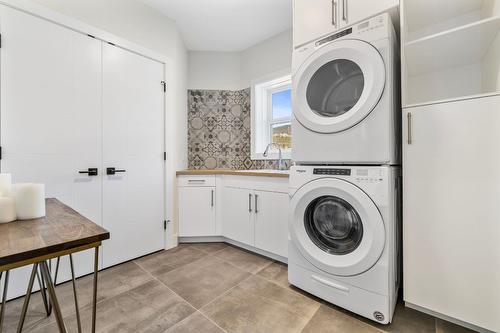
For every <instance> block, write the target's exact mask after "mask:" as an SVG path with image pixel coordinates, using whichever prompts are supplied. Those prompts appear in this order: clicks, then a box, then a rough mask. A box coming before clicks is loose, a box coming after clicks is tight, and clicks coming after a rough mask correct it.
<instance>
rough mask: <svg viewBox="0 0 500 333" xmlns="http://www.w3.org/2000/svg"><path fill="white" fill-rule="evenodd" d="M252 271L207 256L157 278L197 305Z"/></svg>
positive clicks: (231, 285) (210, 298)
mask: <svg viewBox="0 0 500 333" xmlns="http://www.w3.org/2000/svg"><path fill="white" fill-rule="evenodd" d="M249 275H250V274H249V273H247V272H245V271H242V270H240V269H238V268H236V267H234V266H232V265H231V264H228V263H227V262H224V261H223V260H221V259H218V258H216V257H212V256H208V257H206V258H205V259H204V260H200V261H198V262H195V263H193V264H190V265H186V266H183V267H181V268H178V269H176V270H173V271H171V272H169V273H167V274H164V275H160V276H159V277H158V279H159V280H160V281H162V282H163V283H165V284H166V285H167V286H168V287H169V288H170V289H172V290H173V291H174V292H176V293H178V294H179V295H180V296H181V297H182V298H184V299H185V300H187V301H188V302H189V303H190V304H192V305H193V306H194V307H196V308H200V307H202V306H203V305H205V304H207V303H209V302H210V301H212V300H213V299H215V298H216V297H218V296H220V295H221V294H222V293H224V292H226V291H227V290H229V289H230V288H232V287H234V286H235V285H237V284H238V283H239V282H241V281H242V280H244V279H245V278H247V277H248V276H249Z"/></svg>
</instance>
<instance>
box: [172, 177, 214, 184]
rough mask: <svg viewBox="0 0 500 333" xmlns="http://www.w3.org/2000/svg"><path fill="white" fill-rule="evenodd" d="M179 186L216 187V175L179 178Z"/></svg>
mask: <svg viewBox="0 0 500 333" xmlns="http://www.w3.org/2000/svg"><path fill="white" fill-rule="evenodd" d="M177 185H178V186H180V187H191V186H198V187H199V186H215V175H213V176H211V175H209V176H179V177H177Z"/></svg>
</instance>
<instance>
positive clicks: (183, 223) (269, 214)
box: [178, 176, 289, 258]
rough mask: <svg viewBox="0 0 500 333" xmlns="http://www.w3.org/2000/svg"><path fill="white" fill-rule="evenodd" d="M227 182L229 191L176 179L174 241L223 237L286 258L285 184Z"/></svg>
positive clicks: (209, 182) (208, 181) (211, 182)
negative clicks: (177, 204)
mask: <svg viewBox="0 0 500 333" xmlns="http://www.w3.org/2000/svg"><path fill="white" fill-rule="evenodd" d="M227 177H228V178H226V180H229V181H228V182H227V183H231V185H217V186H216V185H215V184H216V181H215V179H214V178H207V177H192V176H191V177H188V176H179V178H178V183H179V186H178V198H179V237H210V236H223V237H225V238H227V239H230V240H234V241H236V242H239V243H242V244H245V245H249V246H252V247H255V248H256V249H259V250H264V251H266V252H269V253H271V254H275V255H278V256H280V257H284V258H287V257H288V205H289V197H288V193H287V187H288V183H287V181H286V180H283V179H280V180H276V179H272V178H269V179H266V180H263V178H262V177H259V178H258V179H255V180H253V179H250V178H249V177H245V180H241V178H236V177H237V176H236V177H234V178H229V177H231V176H227ZM222 183H224V182H222ZM252 187H253V188H252ZM214 198H220V200H219V201H220V202H217V205H216V204H215V199H214ZM218 230H220V231H218Z"/></svg>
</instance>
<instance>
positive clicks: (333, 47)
mask: <svg viewBox="0 0 500 333" xmlns="http://www.w3.org/2000/svg"><path fill="white" fill-rule="evenodd" d="M384 87H385V65H384V61H383V59H382V56H381V55H380V53H379V52H378V50H377V49H376V48H375V47H373V46H372V45H371V44H369V43H367V42H364V41H360V40H340V41H334V42H331V43H329V44H326V45H323V46H320V47H319V48H318V49H317V50H316V51H315V52H314V53H313V54H311V56H309V58H307V59H306V60H305V61H304V63H303V64H302V65H301V66H300V68H299V69H298V71H297V72H296V73H295V74H294V77H293V94H294V96H293V100H294V108H293V112H294V115H295V118H296V119H297V120H298V121H299V122H300V123H301V124H302V125H303V126H305V127H306V128H308V129H309V130H311V131H314V132H319V133H336V132H342V131H345V130H347V129H349V128H351V127H353V126H355V125H356V124H358V123H359V122H361V121H362V120H363V119H364V118H366V117H367V116H368V115H369V114H370V112H371V111H372V110H373V109H374V108H375V107H376V105H377V104H378V102H379V100H380V98H381V96H382V93H383V91H384Z"/></svg>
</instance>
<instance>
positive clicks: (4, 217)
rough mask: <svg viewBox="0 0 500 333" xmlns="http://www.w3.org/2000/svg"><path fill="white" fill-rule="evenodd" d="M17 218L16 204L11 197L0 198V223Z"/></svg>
mask: <svg viewBox="0 0 500 333" xmlns="http://www.w3.org/2000/svg"><path fill="white" fill-rule="evenodd" d="M16 219H17V215H16V204H15V202H14V199H13V198H8V197H4V198H0V223H7V222H12V221H15V220H16Z"/></svg>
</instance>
